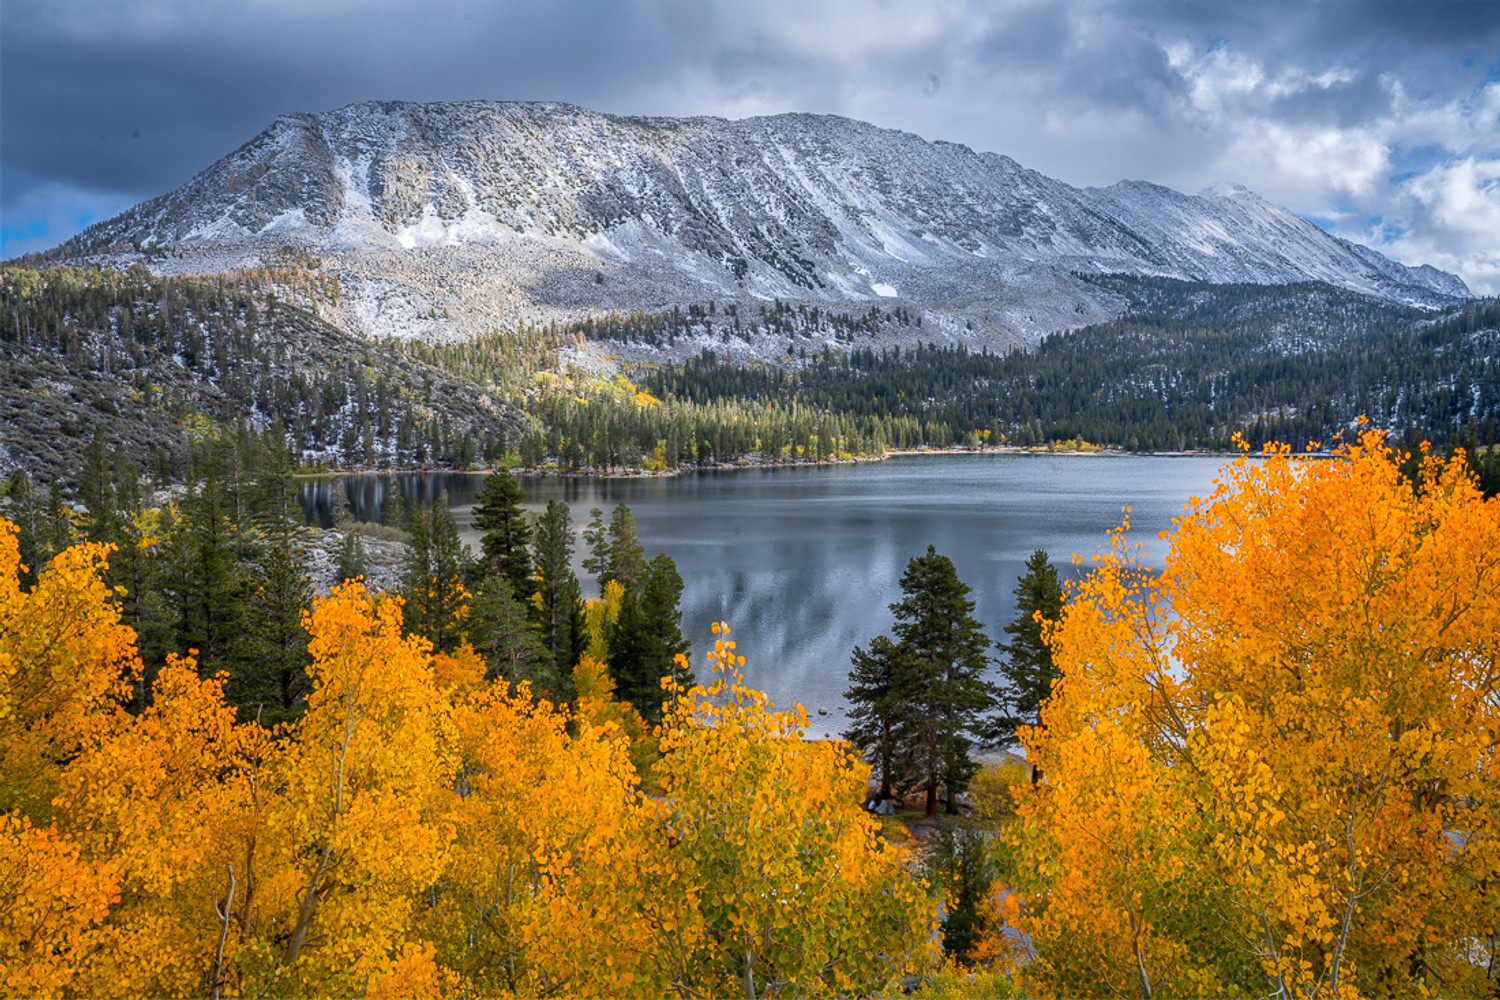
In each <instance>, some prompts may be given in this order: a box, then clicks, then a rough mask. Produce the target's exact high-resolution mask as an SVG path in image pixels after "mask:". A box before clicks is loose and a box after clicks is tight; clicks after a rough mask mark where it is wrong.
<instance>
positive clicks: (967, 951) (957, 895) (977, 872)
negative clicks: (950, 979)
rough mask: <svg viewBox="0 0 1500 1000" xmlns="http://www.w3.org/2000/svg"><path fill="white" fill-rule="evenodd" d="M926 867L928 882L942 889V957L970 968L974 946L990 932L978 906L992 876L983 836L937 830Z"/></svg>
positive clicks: (964, 831)
mask: <svg viewBox="0 0 1500 1000" xmlns="http://www.w3.org/2000/svg"><path fill="white" fill-rule="evenodd" d="M927 867H928V881H930V882H932V883H933V884H935V885H939V886H941V887H942V888H943V894H944V897H945V901H946V906H945V908H944V913H943V921H942V923H941V924H940V925H939V931H940V933H941V934H942V938H943V954H944V955H946V956H947V957H948V958H951V959H952V960H953V961H954V962H957V963H958V964H959V965H965V966H967V965H970V964H972V962H973V960H974V946H975V945H976V944H978V943H979V941H980V939H981V938H982V937H984V935H985V934H986V933H987V932H988V931H989V930H990V929H991V928H990V926H989V923H988V921H987V920H986V919H985V915H984V913H983V912H982V910H981V906H980V904H982V903H983V902H984V901H985V898H986V897H987V896H988V895H989V892H990V880H991V877H992V875H993V865H992V863H991V862H990V858H989V854H988V852H987V851H986V850H985V841H984V837H983V835H981V834H980V832H979V831H978V830H964V829H958V830H954V829H942V830H939V831H938V835H937V844H936V845H935V848H934V850H933V851H932V854H931V855H930V857H929V860H928V866H927Z"/></svg>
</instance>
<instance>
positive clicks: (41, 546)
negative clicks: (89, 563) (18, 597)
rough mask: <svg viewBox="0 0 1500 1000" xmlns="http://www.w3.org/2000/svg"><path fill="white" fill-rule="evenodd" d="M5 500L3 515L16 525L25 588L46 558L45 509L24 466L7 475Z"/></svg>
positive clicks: (32, 583)
mask: <svg viewBox="0 0 1500 1000" xmlns="http://www.w3.org/2000/svg"><path fill="white" fill-rule="evenodd" d="M6 499H7V501H8V504H7V509H6V512H5V516H6V517H8V518H9V519H10V521H11V523H13V524H14V525H15V526H16V533H17V538H16V541H17V542H18V543H19V545H20V556H21V565H22V566H25V567H26V571H25V572H24V573H22V574H21V585H22V586H23V587H28V588H29V587H32V586H35V584H36V575H37V572H38V571H39V570H40V569H41V568H42V563H43V562H44V561H46V558H47V556H46V512H45V509H44V507H43V505H42V498H41V496H40V494H39V493H38V492H37V489H36V487H35V486H34V485H32V482H31V477H30V476H28V475H26V470H25V469H17V470H16V471H15V472H14V473H13V474H12V475H11V477H10V484H9V488H8V489H7V490H6Z"/></svg>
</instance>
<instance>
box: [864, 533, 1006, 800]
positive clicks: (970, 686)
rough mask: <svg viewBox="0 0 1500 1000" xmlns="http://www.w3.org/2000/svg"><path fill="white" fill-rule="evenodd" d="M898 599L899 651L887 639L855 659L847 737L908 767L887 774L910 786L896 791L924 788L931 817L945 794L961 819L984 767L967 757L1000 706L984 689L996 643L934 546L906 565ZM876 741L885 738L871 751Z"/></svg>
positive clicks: (987, 688) (894, 608)
mask: <svg viewBox="0 0 1500 1000" xmlns="http://www.w3.org/2000/svg"><path fill="white" fill-rule="evenodd" d="M901 591H902V593H903V594H905V595H906V596H905V597H903V598H902V599H901V600H900V601H898V602H896V603H895V604H892V605H891V611H892V612H893V613H894V614H895V616H896V624H895V626H894V627H893V628H892V631H893V632H894V633H895V636H896V641H895V642H891V641H890V640H888V639H884V637H881V640H877V641H876V642H872V643H871V651H870V652H869V653H864V652H862V651H860V650H856V654H857V655H856V660H855V667H856V670H855V673H854V674H853V675H851V679H852V680H853V681H854V686H853V687H851V688H850V690H849V691H848V692H846V695H845V697H847V698H849V699H850V701H851V702H853V703H854V706H855V707H854V709H853V711H852V712H851V715H854V716H855V718H856V723H857V724H856V726H855V727H852V728H851V730H850V736H851V739H855V738H856V737H858V738H859V739H858V740H857V742H861V743H862V744H863V745H865V746H866V748H867V749H871V750H872V751H873V752H874V753H875V754H876V756H877V758H882V759H884V760H886V761H889V762H891V764H892V765H894V764H895V763H896V762H897V761H900V762H901V763H902V764H905V763H906V762H908V761H909V764H910V766H909V770H908V769H907V768H905V767H902V768H901V769H900V770H897V769H896V768H895V767H894V766H892V767H890V768H887V769H886V774H888V775H891V777H893V778H895V777H896V776H897V775H899V776H900V777H901V778H902V779H904V780H901V781H900V782H899V783H893V787H892V788H891V790H892V791H904V790H905V789H906V788H909V787H911V785H912V783H917V784H921V785H925V787H926V789H927V804H926V813H927V815H928V816H933V815H935V814H936V813H937V792H938V786H939V785H942V786H943V787H944V789H945V790H946V791H947V799H948V801H947V811H948V812H949V813H950V814H956V813H957V812H958V798H957V797H958V794H959V793H960V792H962V791H963V790H964V788H965V787H966V786H967V784H968V781H969V779H970V778H971V777H973V775H974V772H975V770H977V767H978V765H976V764H975V763H974V762H973V761H972V760H971V759H970V757H969V751H970V750H971V749H972V748H973V743H974V737H976V736H978V735H979V733H980V732H981V730H982V728H983V716H984V713H985V712H986V711H988V710H989V708H990V707H991V706H992V705H993V703H994V690H993V688H992V686H991V685H990V684H989V682H987V681H986V680H985V679H984V673H985V671H986V669H987V668H988V666H989V658H988V657H987V656H986V655H985V650H986V649H987V648H988V647H989V640H988V639H987V638H986V637H985V635H984V626H983V625H981V624H980V623H979V622H978V621H977V620H976V619H975V618H974V617H973V615H972V614H971V613H972V612H973V610H974V602H973V601H971V600H969V598H968V594H969V588H968V586H966V585H965V584H964V583H963V582H962V581H960V580H959V578H958V572H957V571H956V570H955V569H954V567H953V563H952V561H951V560H949V559H948V557H947V556H943V555H939V554H938V553H937V551H936V549H934V548H933V547H932V546H931V545H929V546H928V547H927V552H926V554H925V555H921V556H917V557H915V558H913V559H912V560H911V561H910V562H909V563H908V564H907V567H906V572H905V573H904V574H903V575H902V577H901ZM882 640H883V641H882ZM872 734H874V735H876V736H877V737H878V738H877V739H876V740H875V741H874V742H866V741H869V740H870V738H871V735H872ZM884 777H885V776H884V775H883V776H882V780H884Z"/></svg>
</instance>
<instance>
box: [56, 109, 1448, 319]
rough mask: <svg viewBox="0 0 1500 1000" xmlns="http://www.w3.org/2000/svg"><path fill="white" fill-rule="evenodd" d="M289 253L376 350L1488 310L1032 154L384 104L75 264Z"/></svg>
mask: <svg viewBox="0 0 1500 1000" xmlns="http://www.w3.org/2000/svg"><path fill="white" fill-rule="evenodd" d="M287 245H291V246H293V247H298V248H302V249H306V250H308V251H310V252H313V253H315V254H317V255H319V256H320V257H321V258H322V259H323V260H324V261H325V263H326V266H327V267H328V268H329V269H330V271H331V272H332V273H333V274H334V275H335V276H337V277H338V278H339V279H340V281H341V284H342V285H343V287H344V288H345V299H344V301H343V305H342V306H341V309H342V313H343V314H342V316H341V317H340V320H341V322H344V323H345V324H346V325H348V326H351V327H353V328H355V329H357V330H359V331H361V332H364V333H366V334H370V335H396V336H418V337H443V338H453V337H464V336H468V335H470V334H472V333H475V332H477V331H479V330H482V329H485V328H492V327H494V326H497V325H506V324H509V323H512V322H516V321H519V320H522V319H545V318H549V317H552V318H566V317H572V316H577V315H579V314H582V313H587V312H599V311H607V310H620V311H628V310H630V309H636V308H645V309H659V308H670V307H671V306H672V305H676V304H684V305H685V304H688V303H693V302H698V303H703V302H707V301H708V300H711V299H718V300H726V301H744V302H747V303H754V302H757V301H766V300H770V299H782V300H792V301H801V302H807V303H811V304H826V305H829V306H837V307H839V308H841V309H844V310H847V311H850V312H855V313H857V312H862V311H864V310H866V309H868V308H869V306H870V304H872V303H881V302H889V301H890V300H892V299H898V300H900V301H902V302H903V303H905V304H906V305H907V306H908V307H910V308H913V309H916V310H920V311H923V312H925V313H930V314H932V315H933V316H934V322H935V323H937V324H938V325H939V326H941V327H943V328H945V329H948V328H951V329H955V330H963V331H975V336H976V337H977V338H978V339H980V340H983V341H988V342H990V343H994V344H997V345H1009V344H1027V343H1034V342H1035V341H1036V340H1037V339H1038V338H1039V337H1041V336H1043V335H1044V334H1046V333H1048V332H1051V331H1053V330H1057V329H1064V328H1067V327H1070V326H1078V325H1082V324H1084V323H1088V322H1096V321H1098V320H1100V319H1104V318H1108V317H1109V316H1111V315H1113V314H1114V313H1115V312H1117V311H1118V309H1119V308H1120V307H1121V304H1120V302H1119V301H1118V299H1117V298H1116V297H1112V296H1111V295H1110V294H1108V293H1106V292H1103V291H1101V290H1100V289H1099V288H1098V287H1097V286H1094V285H1091V284H1089V283H1088V282H1086V281H1082V280H1080V279H1079V277H1078V275H1080V274H1097V273H1121V274H1136V275H1156V276H1166V277H1175V278H1183V279H1188V280H1197V281H1210V282H1255V283H1262V284H1283V283H1290V282H1297V281H1309V280H1314V281H1325V282H1329V283H1331V284H1334V285H1339V286H1342V287H1345V288H1350V289H1354V290H1356V291H1360V292H1364V293H1367V294H1370V295H1375V296H1379V297H1382V298H1387V299H1393V300H1400V301H1405V302H1414V303H1419V304H1427V305H1436V304H1440V303H1442V302H1446V301H1451V300H1452V299H1453V298H1456V297H1462V296H1464V295H1466V294H1467V289H1466V288H1464V286H1463V283H1462V282H1461V281H1459V280H1458V279H1457V278H1455V277H1453V276H1452V275H1447V274H1444V273H1443V272H1440V271H1436V270H1435V269H1431V268H1417V269H1413V268H1408V267H1405V266H1403V265H1401V264H1399V263H1396V262H1394V261H1391V260H1388V259H1387V258H1385V257H1383V256H1381V255H1380V254H1378V253H1376V252H1375V251H1373V250H1369V249H1368V248H1365V247H1355V246H1353V245H1351V244H1348V243H1346V242H1344V241H1342V240H1339V239H1337V238H1335V237H1332V236H1329V235H1328V234H1326V233H1323V232H1322V231H1321V230H1319V229H1317V227H1315V226H1313V225H1311V224H1309V223H1307V222H1306V220H1303V219H1300V218H1299V217H1298V216H1295V215H1293V214H1292V213H1290V212H1287V211H1286V210H1285V209H1281V208H1278V207H1276V206H1274V205H1272V204H1271V203H1269V202H1266V201H1264V200H1263V199H1260V198H1259V197H1257V196H1254V195H1252V194H1250V192H1248V191H1247V190H1246V189H1244V188H1242V187H1239V186H1238V185H1233V186H1227V187H1226V186H1223V185H1216V186H1215V187H1214V188H1211V189H1209V191H1207V192H1205V193H1204V196H1202V197H1191V196H1188V195H1184V194H1181V193H1179V192H1176V191H1173V190H1171V189H1169V188H1165V187H1161V186H1159V185H1154V184H1149V183H1146V182H1139V181H1135V182H1124V183H1121V184H1117V185H1114V186H1112V187H1109V188H1102V189H1100V188H1075V187H1072V186H1070V185H1067V184H1064V183H1062V182H1060V181H1057V180H1054V179H1052V178H1049V177H1046V176H1045V175H1042V174H1039V173H1036V172H1035V171H1031V170H1028V169H1026V168H1024V167H1022V166H1021V165H1020V164H1017V163H1016V162H1015V161H1014V160H1011V159H1009V158H1008V157H1005V156H1001V155H997V154H993V153H976V152H975V151H973V150H972V149H970V148H968V147H967V146H963V145H959V144H955V143H947V142H928V141H926V140H924V139H922V138H920V137H919V136H916V135H913V134H911V133H907V132H900V131H894V130H890V129H883V128H879V127H876V126H874V125H871V124H869V123H866V122H861V121H857V120H854V119H848V118H838V117H834V116H827V115H814V114H805V113H796V114H783V115H772V116H765V117H758V118H747V119H742V120H726V119H722V118H706V117H698V118H661V117H650V118H647V117H620V116H613V115H607V114H601V113H599V112H595V111H590V110H588V109H585V108H580V107H576V106H574V105H569V104H562V103H557V102H498V101H462V102H448V103H432V104H417V103H411V102H404V101H370V102H363V103H359V104H351V105H348V106H346V107H343V108H339V109H337V110H334V111H327V112H318V113H294V114H288V115H282V116H281V117H279V118H277V119H276V121H275V122H273V123H272V125H271V126H270V127H269V128H268V129H266V130H265V131H264V132H262V133H260V134H259V135H257V136H255V137H254V138H252V139H251V140H250V141H249V142H247V143H246V144H245V145H243V146H241V147H240V148H239V149H238V150H235V151H234V152H233V153H231V154H229V155H228V156H226V157H225V158H224V159H222V160H220V161H219V162H217V163H215V164H213V165H212V166H210V167H209V168H208V169H206V170H204V171H203V172H202V173H200V174H199V175H198V176H196V177H194V178H193V180H192V181H190V182H189V183H188V184H186V185H184V186H183V187H182V188H180V189H178V190H176V191H173V192H170V193H168V194H165V195H163V196H161V197H159V198H156V199H153V200H151V201H149V202H146V203H144V204H142V205H139V206H136V207H135V208H133V209H131V210H130V211H128V212H126V213H125V214H123V215H121V216H118V217H116V218H114V219H111V220H108V221H106V222H103V223H100V224H98V225H95V226H93V227H91V228H90V229H88V230H86V231H85V232H84V233H82V234H81V235H80V236H79V237H77V238H75V240H73V241H72V242H71V243H70V244H68V245H67V246H66V247H65V248H63V253H64V254H66V255H71V256H84V257H95V258H98V257H111V256H113V257H117V258H130V257H131V255H132V254H136V253H137V248H140V247H143V246H153V247H158V248H171V251H172V256H169V257H161V256H155V257H152V258H151V260H150V261H149V262H150V263H151V264H152V266H154V267H156V268H158V269H161V270H171V269H180V270H197V271H203V270H219V269H223V268H226V267H238V266H245V265H247V264H253V263H254V262H256V261H260V260H266V259H268V258H269V256H270V255H272V254H274V253H275V252H276V251H277V250H278V249H279V248H281V247H283V246H287Z"/></svg>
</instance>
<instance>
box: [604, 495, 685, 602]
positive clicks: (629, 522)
mask: <svg viewBox="0 0 1500 1000" xmlns="http://www.w3.org/2000/svg"><path fill="white" fill-rule="evenodd" d="M658 558H660V557H658ZM668 561H669V562H670V560H668ZM645 562H646V553H645V551H644V550H643V549H642V548H641V538H640V535H639V534H637V533H636V530H635V515H633V514H632V513H630V508H629V507H627V506H625V505H624V504H622V503H621V504H615V509H614V512H613V513H612V514H610V516H609V574H608V579H610V580H619V581H620V582H621V583H623V584H624V585H625V587H626V588H627V589H629V588H631V587H640V586H641V585H642V583H643V582H644V581H645V577H646V566H645ZM673 572H674V573H675V572H676V566H675V564H674V566H673ZM605 582H606V581H604V580H601V581H600V586H601V587H602V586H603V585H604V583H605ZM679 589H680V588H679Z"/></svg>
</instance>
